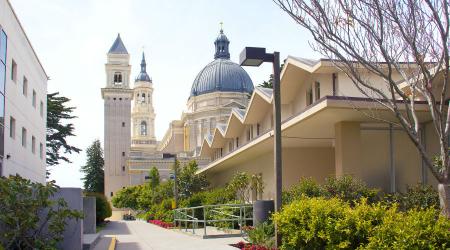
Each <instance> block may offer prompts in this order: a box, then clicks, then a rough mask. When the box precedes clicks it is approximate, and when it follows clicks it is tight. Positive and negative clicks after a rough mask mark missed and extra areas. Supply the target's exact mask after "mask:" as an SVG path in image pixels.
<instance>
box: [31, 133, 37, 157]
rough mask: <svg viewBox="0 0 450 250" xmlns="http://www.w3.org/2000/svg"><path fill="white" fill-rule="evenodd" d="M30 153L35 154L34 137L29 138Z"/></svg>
mask: <svg viewBox="0 0 450 250" xmlns="http://www.w3.org/2000/svg"><path fill="white" fill-rule="evenodd" d="M31 152H32V153H33V154H35V153H36V137H34V136H31Z"/></svg>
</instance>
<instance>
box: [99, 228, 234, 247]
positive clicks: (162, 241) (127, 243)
mask: <svg viewBox="0 0 450 250" xmlns="http://www.w3.org/2000/svg"><path fill="white" fill-rule="evenodd" d="M101 235H102V239H101V240H100V242H99V243H98V244H97V246H96V247H95V248H94V249H96V250H104V249H108V248H107V247H106V246H107V245H108V243H109V242H110V241H111V237H113V236H115V237H116V238H117V245H116V249H118V250H122V249H123V250H125V249H127V250H134V249H137V250H140V249H152V250H179V249H183V250H211V249H212V250H237V248H234V247H231V246H229V245H228V244H232V243H237V242H239V241H240V240H242V238H240V237H236V238H223V239H205V240H204V239H201V238H199V237H196V236H189V235H186V234H183V233H179V232H175V231H172V230H167V229H164V228H161V227H157V226H155V225H152V224H149V223H146V222H143V221H111V222H109V223H108V225H107V226H106V227H105V229H103V230H102V231H101ZM105 247H106V248H105Z"/></svg>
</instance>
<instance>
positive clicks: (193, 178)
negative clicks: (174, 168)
mask: <svg viewBox="0 0 450 250" xmlns="http://www.w3.org/2000/svg"><path fill="white" fill-rule="evenodd" d="M197 170H198V165H197V162H196V161H191V162H189V163H188V164H186V165H185V166H184V167H183V168H181V169H180V170H179V174H177V186H178V194H179V196H180V197H181V198H187V197H191V196H192V194H194V193H197V192H200V191H204V190H206V188H207V187H208V186H209V183H208V181H207V180H206V176H205V175H204V174H196V173H197ZM177 173H178V172H177Z"/></svg>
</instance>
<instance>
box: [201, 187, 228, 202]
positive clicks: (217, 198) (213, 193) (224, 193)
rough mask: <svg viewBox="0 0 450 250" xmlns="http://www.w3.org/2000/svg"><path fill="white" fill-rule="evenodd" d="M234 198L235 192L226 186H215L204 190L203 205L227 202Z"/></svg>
mask: <svg viewBox="0 0 450 250" xmlns="http://www.w3.org/2000/svg"><path fill="white" fill-rule="evenodd" d="M234 200H236V193H235V192H233V190H229V189H227V188H216V189H213V190H210V191H207V192H205V200H204V202H203V204H204V205H218V204H227V203H230V202H232V201H234Z"/></svg>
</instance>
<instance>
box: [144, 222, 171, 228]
mask: <svg viewBox="0 0 450 250" xmlns="http://www.w3.org/2000/svg"><path fill="white" fill-rule="evenodd" d="M148 223H151V224H153V225H157V226H159V227H162V228H166V229H167V228H171V227H173V223H172V222H164V221H161V220H148Z"/></svg>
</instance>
